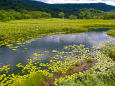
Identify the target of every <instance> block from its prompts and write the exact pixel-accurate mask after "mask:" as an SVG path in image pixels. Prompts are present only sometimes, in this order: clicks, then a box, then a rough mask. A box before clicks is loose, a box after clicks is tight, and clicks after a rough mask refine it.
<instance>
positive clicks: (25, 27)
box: [0, 18, 115, 46]
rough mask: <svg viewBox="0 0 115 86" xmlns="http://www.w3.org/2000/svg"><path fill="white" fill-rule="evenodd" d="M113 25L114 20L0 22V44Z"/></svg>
mask: <svg viewBox="0 0 115 86" xmlns="http://www.w3.org/2000/svg"><path fill="white" fill-rule="evenodd" d="M103 27H106V28H107V27H112V28H113V27H115V20H101V19H93V20H89V19H84V20H80V19H79V20H69V19H65V24H64V26H63V25H62V19H55V18H52V19H29V20H15V21H9V22H0V46H4V45H7V44H11V43H15V42H19V41H25V40H29V39H32V38H37V37H43V36H45V35H50V34H56V33H74V32H86V31H88V29H92V28H103Z"/></svg>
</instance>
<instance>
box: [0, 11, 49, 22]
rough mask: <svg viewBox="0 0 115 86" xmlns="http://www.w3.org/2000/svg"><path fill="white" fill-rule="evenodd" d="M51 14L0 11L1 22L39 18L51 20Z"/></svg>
mask: <svg viewBox="0 0 115 86" xmlns="http://www.w3.org/2000/svg"><path fill="white" fill-rule="evenodd" d="M50 17H51V14H50V13H47V12H42V11H28V10H22V11H15V10H12V9H9V10H0V21H9V20H19V19H38V18H50Z"/></svg>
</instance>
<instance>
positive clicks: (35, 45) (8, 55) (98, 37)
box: [0, 28, 115, 67]
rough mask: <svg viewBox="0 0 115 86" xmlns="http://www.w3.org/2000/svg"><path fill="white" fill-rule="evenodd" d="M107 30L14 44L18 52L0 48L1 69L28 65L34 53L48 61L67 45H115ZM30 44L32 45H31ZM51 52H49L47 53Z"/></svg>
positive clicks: (46, 37)
mask: <svg viewBox="0 0 115 86" xmlns="http://www.w3.org/2000/svg"><path fill="white" fill-rule="evenodd" d="M107 30H109V29H107V28H101V29H95V30H90V31H89V32H86V33H73V34H57V35H51V36H45V37H43V38H38V39H35V40H32V41H30V40H29V41H27V43H22V44H13V46H14V47H15V46H18V48H16V50H13V49H11V48H9V47H1V48H0V67H2V66H3V65H7V64H11V65H16V64H18V63H19V62H21V63H26V62H27V58H33V57H34V55H33V54H34V53H41V54H45V55H43V56H40V57H39V58H41V59H47V58H49V57H51V56H53V55H54V54H53V53H50V52H51V51H52V50H59V51H62V50H63V47H64V46H67V45H73V44H76V45H79V44H83V45H85V46H86V47H89V48H90V47H102V46H104V45H107V44H108V43H109V42H110V43H114V44H115V38H113V37H111V36H108V35H107V34H106V32H107ZM29 42H30V43H29ZM47 51H49V52H47Z"/></svg>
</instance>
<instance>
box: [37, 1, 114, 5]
mask: <svg viewBox="0 0 115 86" xmlns="http://www.w3.org/2000/svg"><path fill="white" fill-rule="evenodd" d="M36 1H42V2H45V3H50V4H53V3H98V2H104V3H106V4H109V5H114V6H115V0H36Z"/></svg>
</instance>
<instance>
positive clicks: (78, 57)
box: [0, 18, 115, 86]
mask: <svg viewBox="0 0 115 86" xmlns="http://www.w3.org/2000/svg"><path fill="white" fill-rule="evenodd" d="M96 28H111V30H110V31H108V32H107V33H108V34H109V35H112V36H114V35H115V31H114V28H115V19H111V20H103V19H73V20H70V19H65V20H64V25H63V21H62V19H59V18H48V19H26V20H14V21H7V22H0V46H8V45H9V44H13V43H16V42H21V41H26V40H30V39H35V38H39V37H44V36H46V35H52V34H58V33H64V34H67V33H80V32H87V31H88V30H89V29H96ZM99 49H100V48H99ZM101 49H103V50H102V51H101V50H98V49H95V48H90V49H89V48H85V46H84V45H82V44H80V45H69V46H65V47H63V50H64V51H57V50H52V51H51V52H52V53H55V56H54V57H51V59H50V60H49V61H48V62H45V63H44V62H42V60H41V59H39V58H38V57H39V56H40V55H41V54H39V53H34V54H33V55H34V58H33V59H27V60H28V61H27V62H28V63H27V64H26V65H22V64H21V63H19V64H17V65H16V66H15V69H14V70H18V71H17V73H15V72H13V69H10V65H4V66H3V67H2V68H0V86H115V54H114V53H115V46H114V45H112V44H110V46H104V47H102V48H101ZM47 52H49V51H47ZM62 57H63V58H62ZM44 68H45V69H44Z"/></svg>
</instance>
